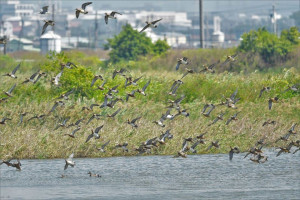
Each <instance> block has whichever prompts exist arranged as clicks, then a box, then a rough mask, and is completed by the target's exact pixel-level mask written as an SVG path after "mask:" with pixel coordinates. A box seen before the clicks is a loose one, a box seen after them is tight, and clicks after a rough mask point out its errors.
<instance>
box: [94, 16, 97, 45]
mask: <svg viewBox="0 0 300 200" xmlns="http://www.w3.org/2000/svg"><path fill="white" fill-rule="evenodd" d="M97 17H98V11H96V16H95V30H94V31H95V35H94V37H95V38H94V40H95V41H94V48H95V49H97V41H98V19H97Z"/></svg>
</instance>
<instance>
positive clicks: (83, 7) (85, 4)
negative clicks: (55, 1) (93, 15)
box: [81, 2, 93, 10]
mask: <svg viewBox="0 0 300 200" xmlns="http://www.w3.org/2000/svg"><path fill="white" fill-rule="evenodd" d="M92 3H93V2H86V3H84V4H82V5H81V8H82V9H83V10H85V7H86V6H88V5H90V4H92Z"/></svg>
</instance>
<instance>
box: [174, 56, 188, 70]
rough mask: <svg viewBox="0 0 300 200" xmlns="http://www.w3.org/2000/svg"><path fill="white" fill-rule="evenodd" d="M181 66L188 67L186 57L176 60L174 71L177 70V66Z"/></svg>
mask: <svg viewBox="0 0 300 200" xmlns="http://www.w3.org/2000/svg"><path fill="white" fill-rule="evenodd" d="M181 64H184V65H188V64H189V61H188V58H187V57H183V58H177V65H176V71H177V70H178V69H179V66H180V65H181Z"/></svg>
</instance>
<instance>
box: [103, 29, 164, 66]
mask: <svg viewBox="0 0 300 200" xmlns="http://www.w3.org/2000/svg"><path fill="white" fill-rule="evenodd" d="M109 48H111V49H112V50H111V51H110V53H109V55H110V61H111V62H113V63H116V62H120V61H122V60H137V59H138V57H139V56H145V55H147V54H151V53H153V54H157V55H160V54H162V53H164V52H166V51H167V50H168V49H169V48H170V46H169V45H168V44H167V42H166V41H164V40H158V41H156V42H155V43H154V44H153V43H152V41H151V38H149V37H147V36H146V34H145V33H139V32H138V31H136V30H134V29H133V28H132V27H131V26H130V25H129V24H127V25H125V26H123V27H122V31H121V32H120V34H119V35H117V36H115V37H114V38H112V39H108V43H107V44H106V45H105V49H109Z"/></svg>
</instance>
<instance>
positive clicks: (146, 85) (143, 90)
mask: <svg viewBox="0 0 300 200" xmlns="http://www.w3.org/2000/svg"><path fill="white" fill-rule="evenodd" d="M150 81H151V80H149V81H148V82H147V83H146V84H145V85H144V87H143V88H142V89H138V90H137V92H138V93H140V94H142V95H144V96H146V94H145V90H146V89H147V87H148V85H149V84H150Z"/></svg>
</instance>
